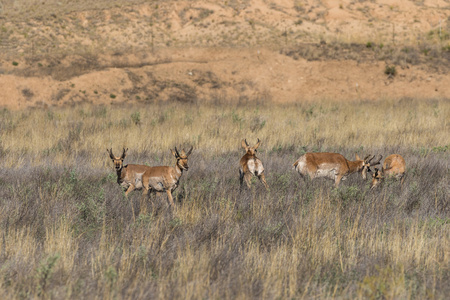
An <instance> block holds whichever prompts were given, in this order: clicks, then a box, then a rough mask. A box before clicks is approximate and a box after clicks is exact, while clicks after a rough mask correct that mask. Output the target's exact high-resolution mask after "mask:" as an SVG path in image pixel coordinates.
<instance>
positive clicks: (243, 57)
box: [0, 0, 450, 109]
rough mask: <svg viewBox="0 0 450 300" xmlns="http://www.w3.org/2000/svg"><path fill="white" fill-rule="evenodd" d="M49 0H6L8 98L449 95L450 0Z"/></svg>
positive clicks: (21, 101)
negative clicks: (32, 2)
mask: <svg viewBox="0 0 450 300" xmlns="http://www.w3.org/2000/svg"><path fill="white" fill-rule="evenodd" d="M19 2H20V1H19ZM47 3H49V4H48V5H56V6H54V7H52V8H53V9H54V10H53V11H54V12H55V13H52V14H48V13H47V10H46V9H45V7H40V8H34V9H33V10H30V14H31V12H34V13H35V14H37V16H35V17H34V18H31V19H29V20H24V19H23V17H21V16H19V14H14V12H15V11H17V10H13V9H12V8H10V7H8V6H4V7H3V10H4V12H5V11H7V13H9V18H8V19H6V18H4V20H7V21H5V22H4V25H3V27H2V28H1V29H2V30H1V32H0V37H2V39H1V42H0V47H1V50H2V51H1V52H0V106H1V107H6V108H10V109H20V108H25V107H30V106H38V107H40V106H54V105H65V104H74V103H81V102H91V103H98V104H100V103H102V104H103V103H107V104H109V103H121V102H149V103H150V102H152V101H163V100H176V101H186V102H191V101H192V102H194V101H197V100H206V101H217V100H219V101H230V100H231V101H253V100H263V101H265V100H272V101H276V102H293V101H305V100H315V99H323V98H326V99H336V100H339V101H347V100H357V99H363V100H366V99H367V100H377V99H383V98H403V97H415V98H417V97H418V98H436V97H438V98H450V72H448V71H449V66H450V64H449V61H450V42H449V37H448V32H449V31H450V30H449V25H448V19H449V18H450V9H449V7H450V6H449V2H448V1H447V0H439V1H428V0H426V1H406V0H402V1H388V0H377V1H360V2H353V1H332V0H329V1H276V4H275V2H274V3H272V2H267V1H262V0H250V1H228V2H224V3H218V2H214V1H186V2H184V1H165V2H161V3H158V4H148V3H143V4H142V3H139V1H134V3H135V4H133V5H130V4H128V5H125V4H124V3H121V2H120V1H116V2H114V3H115V5H114V6H112V7H110V6H107V5H105V8H102V7H90V6H89V5H88V4H84V5H82V6H79V7H76V6H75V7H72V6H70V10H69V8H67V11H65V10H64V9H62V8H61V5H60V4H57V3H59V2H55V3H56V4H55V3H53V1H48V2H47ZM80 3H84V2H83V1H80ZM99 3H101V1H100V2H99ZM117 3H121V4H120V5H119V4H117ZM43 5H44V4H43ZM67 5H68V4H67ZM98 5H99V4H97V6H98ZM67 7H69V6H67ZM25 8H27V7H26V5H24V8H23V9H24V10H25ZM48 8H50V7H48ZM8 9H11V10H10V11H8ZM39 9H41V10H39ZM348 45H362V47H356V46H355V47H347V46H348ZM446 47H448V49H447V48H446ZM391 65H393V66H395V69H396V71H397V74H396V75H395V76H388V75H386V74H385V69H386V66H391Z"/></svg>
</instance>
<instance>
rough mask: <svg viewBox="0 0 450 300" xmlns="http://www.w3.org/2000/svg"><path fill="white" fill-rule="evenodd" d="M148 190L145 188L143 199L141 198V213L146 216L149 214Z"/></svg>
mask: <svg viewBox="0 0 450 300" xmlns="http://www.w3.org/2000/svg"><path fill="white" fill-rule="evenodd" d="M148 192H149V191H148V189H147V188H145V187H144V191H143V192H142V197H141V205H140V207H141V213H142V214H146V213H147V199H148V198H149V197H148V195H149V193H148Z"/></svg>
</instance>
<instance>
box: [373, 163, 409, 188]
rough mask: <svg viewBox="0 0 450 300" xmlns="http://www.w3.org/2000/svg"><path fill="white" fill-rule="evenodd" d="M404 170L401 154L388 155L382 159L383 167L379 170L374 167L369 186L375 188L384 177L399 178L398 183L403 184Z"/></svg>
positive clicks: (404, 164)
mask: <svg viewBox="0 0 450 300" xmlns="http://www.w3.org/2000/svg"><path fill="white" fill-rule="evenodd" d="M405 170H406V163H405V160H404V159H403V157H402V156H401V155H399V154H392V155H389V156H388V157H386V159H385V160H384V163H383V168H382V169H381V170H378V169H377V168H375V173H374V174H373V175H372V187H371V188H372V189H373V188H375V187H376V186H377V185H378V184H379V183H380V182H381V181H382V180H383V179H384V178H385V177H395V178H396V179H397V180H400V183H401V184H402V185H403V181H404V179H405Z"/></svg>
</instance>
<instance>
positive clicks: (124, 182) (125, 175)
mask: <svg viewBox="0 0 450 300" xmlns="http://www.w3.org/2000/svg"><path fill="white" fill-rule="evenodd" d="M127 151H128V148H127V149H126V150H125V148H123V152H122V155H121V156H115V155H114V154H113V152H112V149H109V150H108V149H106V152H108V154H109V157H110V158H111V160H112V161H113V163H114V168H115V169H116V172H117V183H118V184H119V185H120V186H121V187H123V188H124V190H125V195H126V196H128V194H129V193H130V192H131V191H133V190H134V189H137V190H140V189H142V175H143V174H144V173H145V171H147V170H148V169H149V168H150V167H149V166H144V165H125V166H124V165H123V161H124V159H125V157H126V156H127Z"/></svg>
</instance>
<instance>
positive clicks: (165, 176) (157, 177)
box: [142, 147, 193, 207]
mask: <svg viewBox="0 0 450 300" xmlns="http://www.w3.org/2000/svg"><path fill="white" fill-rule="evenodd" d="M192 148H193V147H191V149H190V150H189V151H188V152H187V153H186V152H184V149H183V150H181V153H179V152H178V150H177V147H175V150H170V151H172V154H173V156H175V158H176V159H177V162H176V165H175V167H168V166H158V167H151V168H149V169H148V170H146V171H145V173H144V175H143V176H142V182H143V185H144V193H143V196H144V195H147V194H148V192H149V191H150V192H166V193H167V197H168V198H169V204H170V206H172V207H175V206H174V203H173V198H172V192H173V191H174V190H175V189H176V188H177V186H178V182H179V181H180V178H181V175H183V171H187V170H188V169H189V166H188V156H189V155H190V154H191V152H192Z"/></svg>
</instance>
